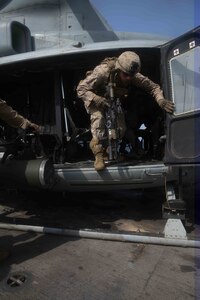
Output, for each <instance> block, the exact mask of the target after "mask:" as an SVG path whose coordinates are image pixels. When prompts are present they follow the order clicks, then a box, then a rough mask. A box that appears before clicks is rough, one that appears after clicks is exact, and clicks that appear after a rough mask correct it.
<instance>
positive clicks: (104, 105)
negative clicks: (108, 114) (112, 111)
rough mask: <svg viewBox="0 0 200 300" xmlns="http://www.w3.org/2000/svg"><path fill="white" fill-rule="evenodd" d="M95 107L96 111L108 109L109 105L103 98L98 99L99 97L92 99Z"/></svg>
mask: <svg viewBox="0 0 200 300" xmlns="http://www.w3.org/2000/svg"><path fill="white" fill-rule="evenodd" d="M94 102H95V105H96V107H97V108H98V109H102V108H103V109H105V108H109V107H110V104H109V103H108V101H107V100H106V98H104V97H100V96H96V97H95V99H94Z"/></svg>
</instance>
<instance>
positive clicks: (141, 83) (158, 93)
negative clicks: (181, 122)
mask: <svg viewBox="0 0 200 300" xmlns="http://www.w3.org/2000/svg"><path fill="white" fill-rule="evenodd" d="M133 84H134V85H135V86H138V87H139V88H142V89H144V90H145V91H146V92H147V93H149V94H150V95H152V96H153V98H154V99H155V101H156V102H157V103H158V105H159V106H160V107H161V108H162V109H164V110H165V111H166V112H168V113H173V111H174V103H173V102H172V101H169V100H166V99H165V98H164V95H163V91H162V90H161V88H160V86H159V85H158V84H156V83H155V82H153V81H152V80H150V79H149V78H148V77H146V76H144V75H142V74H141V73H137V74H136V75H135V77H134V78H133Z"/></svg>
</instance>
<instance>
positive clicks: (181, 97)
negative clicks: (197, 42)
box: [170, 46, 200, 114]
mask: <svg viewBox="0 0 200 300" xmlns="http://www.w3.org/2000/svg"><path fill="white" fill-rule="evenodd" d="M170 67H171V81H172V89H173V100H174V103H175V107H176V111H175V114H183V113H188V112H192V111H196V110H199V109H200V102H199V99H198V98H197V95H199V93H200V85H199V82H200V47H199V46H198V47H196V48H193V49H191V50H190V51H188V52H185V53H183V54H181V55H179V56H178V57H174V58H173V59H171V61H170Z"/></svg>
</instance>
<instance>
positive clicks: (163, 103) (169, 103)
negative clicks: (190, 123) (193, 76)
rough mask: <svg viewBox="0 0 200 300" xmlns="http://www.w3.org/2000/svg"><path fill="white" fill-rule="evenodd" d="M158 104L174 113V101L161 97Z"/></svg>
mask: <svg viewBox="0 0 200 300" xmlns="http://www.w3.org/2000/svg"><path fill="white" fill-rule="evenodd" d="M158 105H159V106H160V107H161V108H162V109H164V110H165V111H166V112H168V113H171V114H172V113H173V111H174V108H175V106H174V103H173V102H172V101H169V100H166V99H159V100H158Z"/></svg>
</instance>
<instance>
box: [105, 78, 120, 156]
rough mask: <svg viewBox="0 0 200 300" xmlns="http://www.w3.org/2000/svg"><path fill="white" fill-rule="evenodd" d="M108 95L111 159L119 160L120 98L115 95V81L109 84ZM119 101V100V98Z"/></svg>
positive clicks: (107, 124)
mask: <svg viewBox="0 0 200 300" xmlns="http://www.w3.org/2000/svg"><path fill="white" fill-rule="evenodd" d="M108 95H109V98H110V103H111V106H110V107H109V108H108V110H107V112H106V127H107V132H108V155H109V160H117V158H118V151H117V150H118V139H119V130H118V128H117V113H118V105H119V103H117V100H118V99H115V96H114V83H113V82H110V83H109V84H108ZM118 101H119V100H118Z"/></svg>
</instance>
